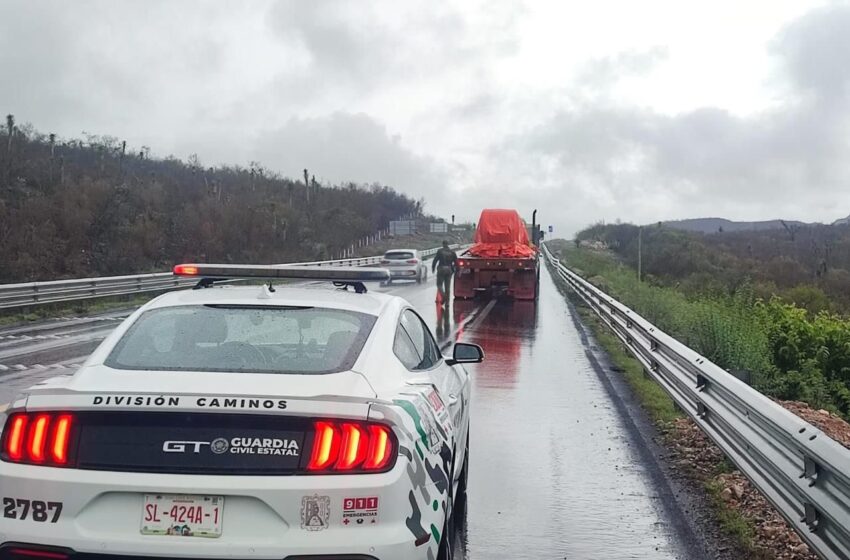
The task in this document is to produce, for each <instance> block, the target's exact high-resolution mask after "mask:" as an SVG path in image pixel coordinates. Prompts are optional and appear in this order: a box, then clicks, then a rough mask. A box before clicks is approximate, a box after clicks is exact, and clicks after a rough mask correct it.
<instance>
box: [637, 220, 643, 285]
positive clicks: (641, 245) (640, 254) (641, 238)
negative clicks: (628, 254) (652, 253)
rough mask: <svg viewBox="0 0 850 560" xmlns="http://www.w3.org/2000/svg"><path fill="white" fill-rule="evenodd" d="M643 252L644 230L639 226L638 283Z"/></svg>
mask: <svg viewBox="0 0 850 560" xmlns="http://www.w3.org/2000/svg"><path fill="white" fill-rule="evenodd" d="M642 252H643V228H642V227H640V226H638V282H640V281H641V280H640V278H641V270H640V269H641V264H642V263H641V257H642Z"/></svg>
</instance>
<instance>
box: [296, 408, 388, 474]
mask: <svg viewBox="0 0 850 560" xmlns="http://www.w3.org/2000/svg"><path fill="white" fill-rule="evenodd" d="M314 429H315V435H314V437H313V451H312V454H311V456H310V462H309V464H308V465H307V470H310V471H337V472H339V471H343V472H350V471H368V472H374V471H381V470H384V469H386V467H387V466H388V465H389V464H390V462H391V461H392V458H393V452H394V442H393V438H392V432H390V429H389V428H388V427H387V426H384V425H381V424H363V423H358V422H340V423H337V422H332V421H325V420H323V421H319V422H316V423H315V424H314Z"/></svg>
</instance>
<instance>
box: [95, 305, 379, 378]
mask: <svg viewBox="0 0 850 560" xmlns="http://www.w3.org/2000/svg"><path fill="white" fill-rule="evenodd" d="M374 324H375V317H374V316H372V315H367V314H365V313H357V312H353V311H345V310H340V309H327V308H318V307H279V306H275V307H259V306H222V305H187V306H177V307H164V308H159V309H151V310H149V311H146V312H145V313H143V314H142V315H141V316H140V317H139V318H138V319H137V320H136V322H135V323H133V325H132V326H131V327H130V328H129V329H128V330H127V332H126V333H124V336H123V337H121V339H120V340H119V341H118V344H116V346H115V348H114V349H113V350H112V352H111V353H110V354H109V357H108V358H107V359H106V362H105V364H106V365H107V366H110V367H113V368H117V369H131V370H158V371H221V372H250V373H300V374H322V373H333V372H338V371H345V370H348V369H351V367H352V366H353V365H354V362H355V361H356V360H357V356H359V355H360V351H361V350H362V349H363V345H364V344H365V342H366V338H367V337H368V336H369V333H370V332H371V330H372V326H373V325H374Z"/></svg>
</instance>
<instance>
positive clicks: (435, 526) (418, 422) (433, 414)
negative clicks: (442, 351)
mask: <svg viewBox="0 0 850 560" xmlns="http://www.w3.org/2000/svg"><path fill="white" fill-rule="evenodd" d="M435 391H436V390H435V389H434V387H433V386H432V385H409V386H407V387H406V388H405V392H404V393H401V394H399V395H398V396H397V397H396V398H395V399H394V400H393V402H392V404H389V403H374V404H373V405H372V407H373V408H374V409H376V410H379V411H380V413H381V414H383V417H384V418H387V419H389V420H391V421H392V422H393V424H394V425H395V426H396V427H397V430H398V431H397V433H398V434H399V454H400V455H401V456H402V457H404V459H406V462H407V464H406V468H405V472H406V474H407V477H408V479H409V481H410V491H409V492H408V500H409V501H410V515H409V516H408V517H407V518H406V519H405V525H406V526H407V528H408V530H409V531H410V532H411V534H412V535H413V540H414V541H415V540H421V539H424V538H427V537H433V538H429V539H428V543H427V544H426V545H423V546H426V547H427V549H428V550H427V553H426V556H427V557H428V558H429V559H431V560H433V559H434V558H436V556H437V550H438V548H439V542H440V536H441V535H440V532H441V531H442V527H443V522H444V521H445V519H446V516H447V515H450V514H451V511H450V509H451V502H452V500H451V499H450V497H449V492H450V489H451V486H452V480H451V478H452V451H451V450H452V449H453V448H454V447H455V443H456V442H455V438H456V432H455V430H454V424H453V418H451V415H450V414H449V410H448V407H446V406H445V404H444V403H443V402H442V400H441V399H440V398H439V394H435ZM461 418H463V417H461Z"/></svg>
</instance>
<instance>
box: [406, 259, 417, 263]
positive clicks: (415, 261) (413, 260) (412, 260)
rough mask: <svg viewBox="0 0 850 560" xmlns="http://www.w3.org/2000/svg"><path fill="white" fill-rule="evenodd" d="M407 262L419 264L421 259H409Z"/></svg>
mask: <svg viewBox="0 0 850 560" xmlns="http://www.w3.org/2000/svg"><path fill="white" fill-rule="evenodd" d="M407 264H419V261H418V260H416V259H410V260H409V261H407Z"/></svg>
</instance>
